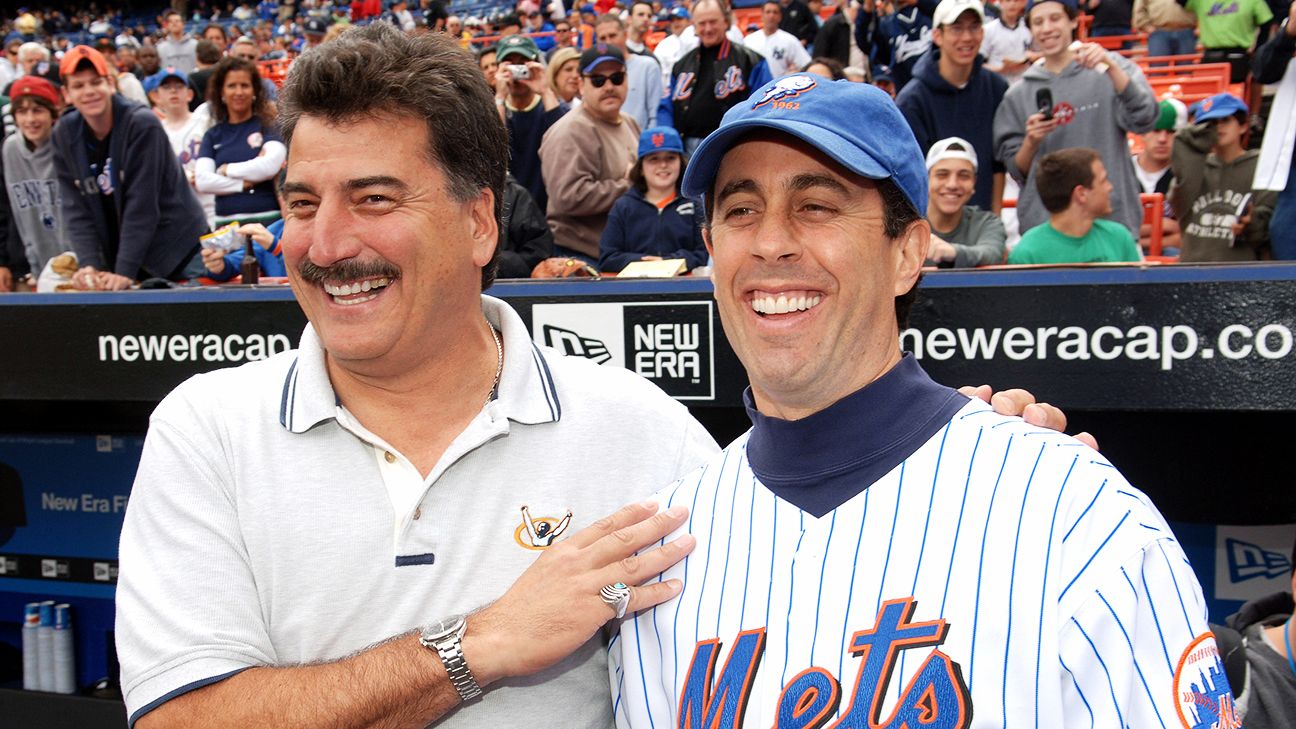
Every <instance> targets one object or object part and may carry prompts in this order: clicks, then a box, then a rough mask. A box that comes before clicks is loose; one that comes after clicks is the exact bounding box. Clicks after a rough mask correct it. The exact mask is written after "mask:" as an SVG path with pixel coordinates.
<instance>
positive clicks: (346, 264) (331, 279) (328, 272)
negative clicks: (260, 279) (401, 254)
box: [297, 258, 401, 284]
mask: <svg viewBox="0 0 1296 729" xmlns="http://www.w3.org/2000/svg"><path fill="white" fill-rule="evenodd" d="M297 273H298V274H300V275H301V278H302V281H303V282H305V283H309V284H324V283H343V282H346V281H357V280H360V279H364V278H380V277H381V278H389V279H392V280H396V279H398V278H400V275H401V270H400V267H399V266H397V265H396V264H394V263H392V262H390V261H386V260H383V259H381V258H379V259H375V260H371V261H358V260H355V259H350V258H349V259H346V260H343V261H338V262H337V263H334V264H333V265H331V266H318V265H316V264H314V263H312V262H311V261H310V260H309V259H303V260H302V262H301V263H299V264H298V265H297Z"/></svg>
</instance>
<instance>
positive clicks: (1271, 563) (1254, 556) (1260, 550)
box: [1224, 539, 1292, 582]
mask: <svg viewBox="0 0 1296 729" xmlns="http://www.w3.org/2000/svg"><path fill="white" fill-rule="evenodd" d="M1224 547H1225V548H1226V549H1227V550H1228V570H1229V580H1231V581H1233V582H1246V581H1247V580H1251V579H1255V578H1257V577H1264V578H1266V579H1270V580H1272V579H1275V578H1278V577H1285V576H1287V575H1289V574H1291V568H1292V564H1291V560H1290V559H1289V558H1288V557H1287V555H1285V554H1283V553H1282V552H1270V551H1269V550H1267V549H1265V548H1264V547H1261V546H1260V545H1258V544H1251V543H1249V542H1243V541H1239V540H1237V539H1225V540H1224Z"/></svg>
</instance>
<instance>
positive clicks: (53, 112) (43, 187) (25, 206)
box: [3, 76, 68, 276]
mask: <svg viewBox="0 0 1296 729" xmlns="http://www.w3.org/2000/svg"><path fill="white" fill-rule="evenodd" d="M9 93H10V94H11V97H10V99H11V101H10V103H11V104H12V105H13V113H14V118H15V120H16V121H17V123H18V133H17V134H14V135H12V136H10V137H9V138H8V139H6V140H5V142H4V154H3V157H4V180H5V193H6V194H7V195H8V197H9V206H10V209H11V211H12V215H13V219H14V223H15V224H16V226H17V229H18V234H19V236H20V237H21V238H22V242H23V249H24V252H25V253H26V255H27V262H28V264H29V265H30V266H31V272H32V275H33V276H38V275H40V272H41V270H42V269H44V268H45V264H46V263H47V262H48V261H49V259H51V258H53V257H54V256H57V255H58V254H60V253H63V252H64V251H66V250H68V246H67V241H66V240H65V238H64V235H63V211H62V207H63V203H62V199H61V196H60V194H59V184H58V174H57V173H56V172H55V170H54V145H52V144H50V135H51V133H52V132H53V131H54V122H55V121H56V120H57V119H58V115H59V97H58V91H57V90H55V88H54V84H52V83H50V82H49V81H47V80H45V79H44V78H41V77H40V76H23V77H21V78H19V79H18V80H17V81H14V82H13V86H12V87H11V88H10V89H9Z"/></svg>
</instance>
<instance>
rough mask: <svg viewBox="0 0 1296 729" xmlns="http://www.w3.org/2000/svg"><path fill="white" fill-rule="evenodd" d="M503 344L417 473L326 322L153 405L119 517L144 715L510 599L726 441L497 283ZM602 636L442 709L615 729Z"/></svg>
mask: <svg viewBox="0 0 1296 729" xmlns="http://www.w3.org/2000/svg"><path fill="white" fill-rule="evenodd" d="M482 308H483V310H484V311H485V313H486V316H487V318H488V319H489V320H490V321H491V322H492V323H494V324H495V325H496V326H497V327H498V328H499V329H500V330H501V336H502V339H503V341H504V343H505V355H504V372H503V375H502V377H501V380H500V388H499V397H498V399H496V400H494V401H492V402H490V403H488V404H487V405H486V406H485V407H484V408H483V409H482V411H481V412H480V413H479V414H478V415H477V417H476V418H475V419H474V420H473V421H472V422H471V423H470V424H469V425H468V426H467V428H466V429H465V430H464V431H463V432H462V433H460V434H459V436H458V437H457V438H456V439H455V440H454V441H453V442H452V443H451V445H450V446H449V448H447V450H446V452H445V454H444V455H443V456H442V457H441V460H440V462H438V463H437V465H436V466H435V468H434V469H433V471H432V473H431V474H430V475H429V476H428V477H427V478H426V479H424V478H423V477H422V476H420V475H419V474H418V472H417V471H416V470H415V469H414V467H413V466H412V465H411V464H410V462H409V461H408V459H406V458H405V456H403V455H402V454H400V453H399V452H397V451H395V450H394V449H392V448H390V447H389V446H388V445H387V444H385V443H383V442H382V440H381V439H380V438H378V437H377V436H375V435H373V434H371V433H369V431H367V430H366V429H365V428H364V427H363V426H361V425H360V424H359V423H358V422H357V421H356V420H355V418H354V417H353V416H352V415H351V414H350V413H349V412H348V411H347V410H346V409H345V408H344V407H342V405H341V404H340V403H339V402H338V399H337V396H336V395H335V393H334V391H333V388H332V386H331V384H330V383H329V379H328V374H327V371H326V369H325V365H324V351H323V349H322V346H321V344H320V341H319V339H318V337H317V336H316V335H315V333H314V331H313V330H312V329H311V327H309V326H307V328H306V331H305V332H304V333H303V335H302V341H301V347H300V349H299V350H296V351H292V352H286V353H283V354H280V355H277V356H275V357H273V358H271V359H268V360H263V361H260V362H253V363H249V364H246V365H243V366H241V367H237V368H232V369H225V370H219V371H216V372H211V373H208V374H203V375H198V376H196V377H193V378H191V379H190V380H188V381H187V382H185V383H184V384H182V385H180V386H179V387H178V388H176V390H175V391H173V392H172V393H171V394H170V395H168V396H167V398H166V399H165V400H163V401H162V403H161V404H160V405H159V406H158V408H157V410H156V411H155V412H154V413H153V416H152V418H151V420H150V426H149V433H148V437H147V439H146V441H145V445H144V453H143V456H142V458H141V461H140V468H139V473H138V475H137V476H136V480H135V486H134V490H133V491H132V494H131V501H130V506H129V508H128V509H127V513H126V519H125V525H124V528H123V531H122V539H121V549H120V560H121V577H120V581H119V583H118V587H117V645H118V654H119V657H120V659H121V665H122V688H123V693H124V694H125V699H126V707H127V711H128V714H129V716H130V719H131V722H132V723H133V722H134V721H135V720H136V719H138V717H139V716H140V715H141V714H143V713H145V712H147V711H149V710H150V709H152V708H154V707H156V706H158V705H160V704H161V703H163V702H165V701H167V700H169V699H170V698H173V697H175V696H178V695H180V694H183V693H185V692H186V691H190V690H193V689H195V688H199V687H201V686H205V685H207V684H210V683H214V682H216V681H219V680H221V679H223V678H225V677H228V676H230V675H233V674H234V673H237V672H239V671H241V670H244V669H246V668H250V667H255V666H286V665H294V664H300V663H304V662H318V661H328V660H335V659H339V658H342V657H345V656H347V655H348V654H351V653H353V652H356V651H359V650H361V649H363V648H365V647H367V646H370V645H373V644H374V643H377V642H380V641H383V640H385V639H387V638H390V637H392V636H395V635H399V634H402V633H406V632H408V631H411V630H414V629H416V628H419V627H421V626H423V625H426V624H428V623H430V622H432V621H434V620H436V619H439V618H442V617H446V616H450V615H456V614H462V613H466V612H469V611H471V610H473V609H475V608H478V607H481V606H482V605H484V604H486V603H487V602H489V601H491V600H493V599H495V598H497V597H498V596H499V595H500V594H502V593H503V592H504V591H505V590H506V589H507V588H508V587H509V586H510V585H511V584H512V583H513V581H514V579H515V578H516V577H517V576H518V575H519V574H520V573H521V572H522V571H523V570H525V569H526V568H527V567H528V566H529V565H530V564H531V563H532V562H533V561H534V559H535V558H536V556H537V555H538V554H539V553H540V552H539V550H538V549H537V548H536V547H535V546H534V545H533V544H532V542H533V541H534V540H533V539H531V538H530V537H529V536H528V530H527V529H526V528H525V527H524V525H523V521H522V511H521V510H522V507H523V506H526V507H528V510H529V513H530V515H531V517H532V519H533V520H534V521H535V522H536V523H538V522H540V521H547V522H548V523H549V524H550V525H551V527H555V528H556V527H558V526H559V524H560V522H561V520H562V518H563V516H564V515H565V514H566V512H567V511H568V510H570V511H571V513H572V519H571V523H570V524H569V526H568V527H567V529H566V533H565V534H563V535H560V537H559V538H560V539H561V538H563V537H565V536H567V535H570V534H572V533H574V532H576V531H578V530H580V529H582V528H583V527H585V526H587V525H589V524H590V523H592V522H593V521H595V520H596V519H598V518H600V517H602V516H604V515H606V514H608V513H611V512H612V511H614V510H616V509H617V508H619V507H621V506H622V505H624V504H626V503H628V502H630V501H631V500H634V499H640V498H644V497H646V496H648V495H649V494H651V493H653V492H654V491H655V490H657V489H659V488H661V487H662V486H663V485H664V484H669V483H671V482H672V481H674V480H676V479H678V478H679V477H681V476H682V475H684V474H686V473H688V472H690V471H692V470H693V469H694V468H695V467H696V466H697V465H698V464H700V463H702V462H703V461H704V460H706V459H707V458H709V457H710V456H712V455H714V454H715V453H716V452H717V450H718V449H717V447H716V444H715V442H714V441H713V440H712V439H711V437H710V435H708V434H707V432H706V431H705V430H704V429H703V428H702V426H701V425H699V424H698V423H697V421H695V420H694V419H693V418H692V417H690V416H689V414H688V411H687V410H686V409H685V408H684V407H683V406H682V405H680V404H679V403H677V402H675V401H674V400H672V399H670V398H669V397H668V396H667V395H665V394H664V393H663V392H661V390H659V389H657V387H655V386H654V385H652V384H651V383H649V382H647V381H646V380H643V379H641V378H639V377H637V376H635V375H633V374H631V373H630V372H628V371H626V370H623V369H619V368H612V367H601V366H599V365H596V364H593V363H592V362H589V361H587V360H582V359H576V358H569V357H564V356H562V355H559V354H557V353H555V352H554V351H552V350H548V349H545V348H541V347H536V346H535V345H533V344H532V342H531V340H530V336H529V335H528V333H527V330H526V328H525V326H524V325H523V323H522V320H521V319H520V318H519V317H518V315H517V313H516V312H514V311H513V310H512V309H511V308H509V307H508V306H507V305H506V304H504V303H503V302H501V301H498V300H496V299H492V298H490V297H486V296H483V297H482ZM606 671H607V666H606V653H605V650H604V648H603V647H602V645H601V644H600V638H599V637H597V636H596V638H595V639H594V640H592V641H590V643H588V644H586V645H585V646H584V647H583V648H581V649H580V650H579V651H577V652H576V654H574V655H573V656H571V657H569V658H567V659H566V660H564V661H562V662H560V663H559V664H557V665H556V666H554V667H552V668H550V669H549V670H547V671H545V672H544V673H542V674H539V675H538V676H533V677H528V678H526V679H522V680H518V681H505V682H501V683H500V684H497V685H494V686H491V687H490V689H489V690H488V691H487V693H486V695H485V697H484V698H483V699H482V700H481V701H478V702H475V703H473V704H470V705H467V706H463V707H461V708H460V709H459V710H458V711H456V712H455V713H454V714H453V715H452V716H450V717H448V718H446V719H445V720H444V721H443V722H441V723H440V724H439V726H442V727H477V726H483V727H484V726H501V725H506V724H510V723H514V722H516V720H517V719H519V718H521V717H525V716H533V717H534V716H539V717H549V718H550V719H552V718H553V717H562V721H561V723H562V724H563V726H573V727H580V726H588V727H606V726H609V725H610V723H611V705H610V703H609V700H608V689H607V681H606V675H607V673H606Z"/></svg>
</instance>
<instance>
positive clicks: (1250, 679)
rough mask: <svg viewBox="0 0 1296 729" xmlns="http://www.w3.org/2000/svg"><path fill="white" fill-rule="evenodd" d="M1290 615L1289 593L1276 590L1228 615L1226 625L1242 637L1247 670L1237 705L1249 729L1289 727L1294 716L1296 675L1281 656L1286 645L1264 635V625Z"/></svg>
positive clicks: (1281, 620) (1278, 623)
mask: <svg viewBox="0 0 1296 729" xmlns="http://www.w3.org/2000/svg"><path fill="white" fill-rule="evenodd" d="M1291 615H1292V594H1291V593H1290V592H1279V593H1275V594H1272V595H1267V596H1265V597H1261V598H1257V599H1255V600H1251V601H1250V602H1248V603H1246V604H1245V605H1243V606H1242V609H1240V610H1238V611H1237V613H1236V614H1234V615H1230V616H1229V618H1228V627H1230V628H1232V629H1234V630H1236V631H1238V632H1239V633H1241V634H1242V635H1243V637H1244V642H1243V646H1244V648H1245V650H1246V665H1247V671H1246V681H1245V683H1244V684H1243V686H1244V687H1245V688H1244V689H1243V690H1242V694H1241V695H1240V696H1238V697H1237V708H1238V718H1239V719H1241V720H1243V721H1244V722H1246V726H1247V728H1248V729H1278V728H1279V727H1289V726H1291V718H1292V717H1293V716H1296V675H1293V674H1292V670H1291V666H1290V665H1289V664H1288V663H1287V656H1285V655H1284V653H1286V646H1285V645H1281V642H1280V644H1279V645H1273V644H1271V643H1270V642H1269V640H1268V638H1266V637H1265V634H1264V629H1265V628H1266V627H1268V626H1271V625H1282V624H1283V623H1285V622H1287V621H1288V620H1290V619H1291ZM1233 689H1234V691H1237V690H1238V687H1237V686H1234V687H1233Z"/></svg>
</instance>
